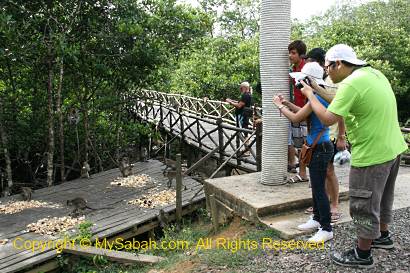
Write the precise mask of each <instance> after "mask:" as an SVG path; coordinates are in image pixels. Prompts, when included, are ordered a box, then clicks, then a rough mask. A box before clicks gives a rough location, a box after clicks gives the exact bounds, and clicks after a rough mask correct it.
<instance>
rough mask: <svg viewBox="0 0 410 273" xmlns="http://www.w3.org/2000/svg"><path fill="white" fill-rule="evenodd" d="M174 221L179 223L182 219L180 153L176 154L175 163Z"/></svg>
mask: <svg viewBox="0 0 410 273" xmlns="http://www.w3.org/2000/svg"><path fill="white" fill-rule="evenodd" d="M176 168H177V170H176V214H175V216H176V221H177V223H181V220H182V168H181V154H177V164H176Z"/></svg>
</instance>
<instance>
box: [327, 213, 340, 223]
mask: <svg viewBox="0 0 410 273" xmlns="http://www.w3.org/2000/svg"><path fill="white" fill-rule="evenodd" d="M340 218H342V213H341V212H333V213H332V215H331V216H330V222H331V223H336V222H337V221H339V220H340Z"/></svg>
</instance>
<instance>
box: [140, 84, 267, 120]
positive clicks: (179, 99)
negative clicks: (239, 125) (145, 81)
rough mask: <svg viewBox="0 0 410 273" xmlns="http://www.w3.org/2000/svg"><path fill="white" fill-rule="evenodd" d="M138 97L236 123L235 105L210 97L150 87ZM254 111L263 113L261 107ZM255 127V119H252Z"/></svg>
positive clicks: (143, 90) (198, 114)
mask: <svg viewBox="0 0 410 273" xmlns="http://www.w3.org/2000/svg"><path fill="white" fill-rule="evenodd" d="M136 93H137V94H138V93H139V95H140V96H138V99H139V100H140V99H144V100H152V102H156V103H162V104H163V106H165V105H169V106H171V107H173V108H174V109H176V108H179V109H181V110H183V111H185V112H190V113H194V114H195V115H197V116H203V117H207V118H210V119H217V118H222V119H223V120H224V122H226V123H229V124H232V125H236V117H235V114H234V113H233V112H234V110H235V107H234V106H232V105H231V104H229V103H227V102H225V101H217V100H211V99H208V98H206V97H205V98H196V97H190V96H187V95H183V94H174V93H165V92H159V91H155V90H149V89H141V90H139V91H137V92H136ZM252 108H253V109H254V113H261V112H262V108H261V107H256V106H253V107H252ZM250 125H251V126H252V127H253V121H252V120H251V121H250Z"/></svg>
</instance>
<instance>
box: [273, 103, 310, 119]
mask: <svg viewBox="0 0 410 273" xmlns="http://www.w3.org/2000/svg"><path fill="white" fill-rule="evenodd" d="M282 101H283V99H281V98H280V97H279V96H275V97H274V98H273V103H274V104H275V105H276V107H278V109H279V111H280V112H281V113H282V114H283V115H284V116H285V117H287V118H288V119H289V120H290V121H292V122H294V123H297V122H301V121H304V120H306V119H307V117H308V116H309V115H310V114H311V113H312V108H311V107H310V103H309V102H308V103H306V104H305V106H303V107H302V108H300V110H299V111H297V112H296V113H294V112H292V111H291V110H289V108H287V107H286V106H285V105H284V104H283V103H282Z"/></svg>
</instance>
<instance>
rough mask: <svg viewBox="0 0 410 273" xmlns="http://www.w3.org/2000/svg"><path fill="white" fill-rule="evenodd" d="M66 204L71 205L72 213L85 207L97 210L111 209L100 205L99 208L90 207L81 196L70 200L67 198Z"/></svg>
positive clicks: (76, 212) (75, 213)
mask: <svg viewBox="0 0 410 273" xmlns="http://www.w3.org/2000/svg"><path fill="white" fill-rule="evenodd" d="M67 206H68V207H72V208H73V211H72V212H71V214H72V215H78V214H79V213H80V211H83V210H85V209H90V210H99V209H112V208H113V207H101V208H92V207H89V206H88V205H87V200H85V199H84V198H82V197H76V198H74V199H71V200H67Z"/></svg>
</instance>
